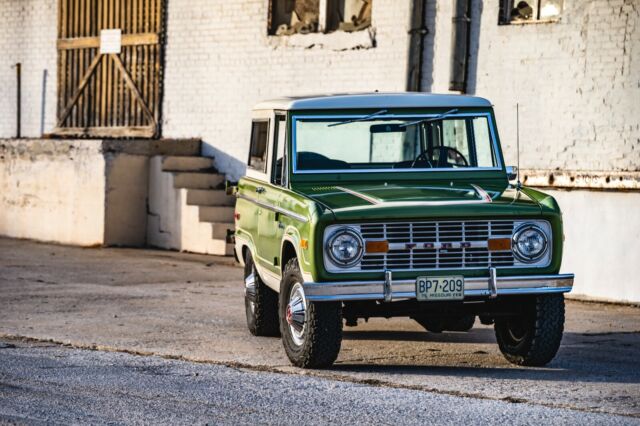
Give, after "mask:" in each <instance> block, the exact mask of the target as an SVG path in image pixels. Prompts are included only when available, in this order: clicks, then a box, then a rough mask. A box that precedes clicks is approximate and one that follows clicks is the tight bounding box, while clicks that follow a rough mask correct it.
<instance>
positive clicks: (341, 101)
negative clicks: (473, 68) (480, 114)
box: [253, 92, 491, 110]
mask: <svg viewBox="0 0 640 426" xmlns="http://www.w3.org/2000/svg"><path fill="white" fill-rule="evenodd" d="M490 106H491V102H489V101H488V100H486V99H484V98H480V97H476V96H465V95H453V94H446V95H441V94H436V93H420V92H397V93H378V92H376V93H344V94H329V95H318V96H299V97H284V98H279V99H272V100H267V101H263V102H260V103H258V104H257V105H256V106H255V107H254V108H253V109H254V110H271V109H277V110H309V109H362V108H440V107H441V108H447V107H454V108H455V107H461V108H463V107H490Z"/></svg>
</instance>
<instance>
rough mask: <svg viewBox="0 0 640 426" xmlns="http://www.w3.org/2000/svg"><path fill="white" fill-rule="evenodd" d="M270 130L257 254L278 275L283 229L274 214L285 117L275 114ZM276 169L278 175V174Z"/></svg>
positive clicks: (278, 195) (279, 189) (277, 204)
mask: <svg viewBox="0 0 640 426" xmlns="http://www.w3.org/2000/svg"><path fill="white" fill-rule="evenodd" d="M273 123H274V124H273V126H271V127H272V128H273V130H272V131H271V135H270V141H271V144H270V146H271V150H270V152H269V156H270V161H269V167H270V170H269V173H268V174H269V184H268V185H265V186H264V189H265V190H264V192H263V193H262V200H263V202H264V203H265V204H266V205H268V206H270V207H271V208H264V209H263V211H262V214H261V215H260V216H259V219H258V236H259V238H258V243H257V244H258V251H259V252H260V253H262V256H263V257H264V258H265V259H267V260H268V262H269V264H268V265H267V266H268V267H269V268H270V269H271V270H272V271H273V272H275V273H277V274H278V275H280V272H279V271H280V267H281V265H280V249H281V247H282V236H283V234H284V225H283V224H282V222H281V218H282V213H280V212H278V209H279V208H280V200H281V198H282V197H283V195H284V194H283V191H282V186H281V185H282V168H283V166H284V164H285V161H284V152H285V136H286V120H285V116H284V115H281V114H276V115H275V117H274V120H273ZM278 169H279V170H280V173H278Z"/></svg>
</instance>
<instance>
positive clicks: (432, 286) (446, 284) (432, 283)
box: [416, 276, 464, 301]
mask: <svg viewBox="0 0 640 426" xmlns="http://www.w3.org/2000/svg"><path fill="white" fill-rule="evenodd" d="M416 298H417V299H418V300H429V301H434V300H462V299H463V298H464V277H463V276H453V277H418V278H417V279H416Z"/></svg>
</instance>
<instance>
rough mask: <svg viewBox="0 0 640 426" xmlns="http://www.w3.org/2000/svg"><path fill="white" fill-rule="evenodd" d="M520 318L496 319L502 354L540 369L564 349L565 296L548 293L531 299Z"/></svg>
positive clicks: (517, 362)
mask: <svg viewBox="0 0 640 426" xmlns="http://www.w3.org/2000/svg"><path fill="white" fill-rule="evenodd" d="M522 311H523V313H522V314H521V315H518V316H517V317H507V318H496V320H495V325H494V329H495V333H496V339H497V341H498V346H499V347H500V352H502V354H503V355H504V357H505V358H506V359H507V360H508V361H509V362H511V363H513V364H517V365H524V366H536V367H540V366H543V365H546V364H548V363H549V362H550V361H551V360H552V359H553V357H555V355H556V353H557V352H558V349H559V348H560V341H561V340H562V333H563V331H564V295H563V294H547V295H540V296H535V297H533V298H531V299H530V300H527V301H526V302H525V304H524V306H522Z"/></svg>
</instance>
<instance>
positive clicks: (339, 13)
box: [327, 0, 373, 32]
mask: <svg viewBox="0 0 640 426" xmlns="http://www.w3.org/2000/svg"><path fill="white" fill-rule="evenodd" d="M327 5H328V10H327V31H335V30H339V31H346V32H353V31H360V30H364V29H365V28H368V27H370V26H371V9H372V6H373V0H330V1H329V2H328V3H327Z"/></svg>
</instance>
